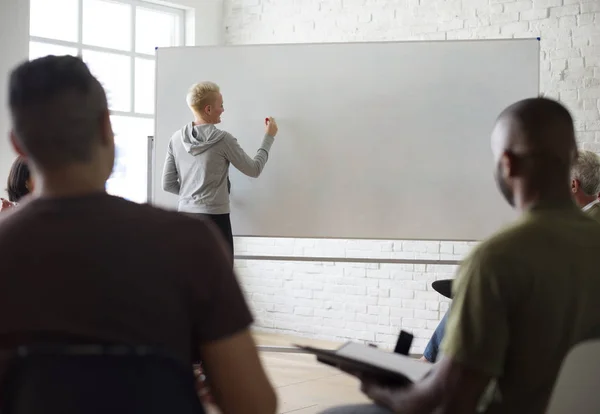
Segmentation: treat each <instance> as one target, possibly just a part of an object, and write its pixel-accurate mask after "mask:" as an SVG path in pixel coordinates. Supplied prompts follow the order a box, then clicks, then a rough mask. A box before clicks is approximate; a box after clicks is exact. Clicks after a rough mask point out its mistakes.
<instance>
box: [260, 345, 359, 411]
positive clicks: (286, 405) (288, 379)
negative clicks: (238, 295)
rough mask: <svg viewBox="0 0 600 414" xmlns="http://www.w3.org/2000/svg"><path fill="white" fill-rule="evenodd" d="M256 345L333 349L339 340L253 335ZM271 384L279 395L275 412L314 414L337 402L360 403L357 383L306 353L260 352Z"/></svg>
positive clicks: (338, 403)
mask: <svg viewBox="0 0 600 414" xmlns="http://www.w3.org/2000/svg"><path fill="white" fill-rule="evenodd" d="M255 339H256V342H257V343H258V344H259V345H269V346H291V345H292V344H301V345H312V346H317V347H321V348H331V349H333V348H337V347H339V345H341V344H340V343H332V342H325V341H317V340H310V339H306V338H294V337H289V336H282V335H270V334H262V333H257V334H255ZM261 357H262V359H263V363H264V365H265V367H266V369H267V372H268V375H269V377H270V379H271V383H272V384H273V386H274V387H275V388H276V390H277V393H278V395H279V413H281V414H284V413H294V414H315V413H319V412H321V411H323V410H324V409H325V408H328V407H333V406H336V405H341V404H354V403H364V402H367V399H366V398H365V397H364V396H363V394H362V393H361V392H360V390H359V382H358V381H357V380H356V379H354V378H353V377H351V376H349V375H347V374H344V373H342V372H340V371H338V370H337V369H334V368H330V367H328V366H327V365H323V364H321V363H319V362H317V361H316V359H315V357H314V356H312V355H306V354H291V353H278V352H261Z"/></svg>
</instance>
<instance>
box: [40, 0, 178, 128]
mask: <svg viewBox="0 0 600 414" xmlns="http://www.w3.org/2000/svg"><path fill="white" fill-rule="evenodd" d="M84 1H85V0H77V3H78V7H79V10H78V16H77V19H78V21H77V41H76V42H71V41H65V40H58V39H52V38H47V37H40V36H32V35H29V42H36V43H43V44H48V45H56V46H65V47H71V48H74V49H77V55H78V56H82V54H83V50H89V51H94V52H104V53H112V54H116V55H120V56H127V57H128V58H129V59H130V62H131V65H130V74H129V76H130V79H131V86H130V91H129V94H130V96H131V103H130V108H129V111H114V110H111V115H116V116H123V117H133V118H146V119H154V117H155V114H148V113H141V112H136V111H135V91H136V89H135V86H136V85H135V69H136V68H135V65H136V58H139V59H146V60H152V61H154V62H155V64H156V55H152V54H146V53H139V52H136V28H137V21H136V15H137V8H138V7H141V8H144V9H150V10H156V11H161V12H167V13H170V14H173V15H176V16H178V20H179V25H178V26H179V27H178V28H177V29H178V30H177V32H178V35H179V42H178V43H179V45H177V46H183V45H185V31H186V27H185V25H186V19H185V9H182V8H178V7H176V6H166V5H162V4H156V3H151V2H147V1H143V0H104V1H110V2H113V3H120V4H128V5H131V6H132V7H131V33H130V36H131V50H130V51H124V50H119V49H112V48H107V47H102V46H92V45H86V44H84V43H83V3H84Z"/></svg>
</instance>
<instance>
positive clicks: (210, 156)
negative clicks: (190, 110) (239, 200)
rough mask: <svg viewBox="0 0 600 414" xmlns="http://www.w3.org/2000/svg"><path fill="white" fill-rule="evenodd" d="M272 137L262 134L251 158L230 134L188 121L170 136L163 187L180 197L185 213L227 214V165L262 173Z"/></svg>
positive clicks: (182, 210)
mask: <svg viewBox="0 0 600 414" xmlns="http://www.w3.org/2000/svg"><path fill="white" fill-rule="evenodd" d="M274 141H275V138H273V137H272V136H269V135H265V137H264V138H263V142H262V145H261V146H260V148H259V149H258V151H257V153H256V156H255V157H254V159H252V158H250V157H249V156H248V155H247V154H246V153H245V152H244V150H243V149H242V147H240V144H239V143H238V141H237V139H235V138H234V137H233V136H232V135H231V134H230V133H228V132H225V131H221V130H220V129H217V127H216V126H214V125H213V124H204V125H196V126H194V125H193V124H192V123H189V124H187V125H186V126H185V127H183V128H182V129H181V130H180V131H177V132H176V133H175V134H173V136H172V137H171V141H170V142H169V148H168V150H167V159H166V161H165V168H164V170H163V180H162V187H163V190H165V191H168V192H169V193H173V194H177V195H178V196H179V208H178V210H179V211H181V212H185V213H203V214H227V213H229V212H230V210H229V191H228V188H227V183H228V176H229V164H230V163H231V164H233V166H234V167H235V168H237V169H238V170H240V171H241V172H242V173H244V174H246V175H247V176H249V177H258V176H259V175H260V173H261V172H262V170H263V168H264V167H265V164H266V163H267V159H268V157H269V150H270V149H271V145H273V142H274Z"/></svg>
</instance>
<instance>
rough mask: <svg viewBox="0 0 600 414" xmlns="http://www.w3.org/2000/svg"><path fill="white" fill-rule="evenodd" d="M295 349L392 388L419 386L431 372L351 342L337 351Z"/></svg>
mask: <svg viewBox="0 0 600 414" xmlns="http://www.w3.org/2000/svg"><path fill="white" fill-rule="evenodd" d="M296 346H297V347H298V348H300V349H304V350H306V351H308V352H309V353H311V354H314V355H316V357H317V360H318V361H319V362H322V363H324V364H328V365H331V366H334V367H336V368H339V369H341V370H343V371H346V372H351V373H356V374H359V375H364V376H368V377H372V378H374V379H377V380H378V381H381V382H383V383H388V384H393V385H408V384H411V383H414V382H417V381H419V380H421V379H422V378H424V377H425V376H426V375H427V373H428V372H429V371H430V370H431V368H432V365H431V364H429V363H426V362H421V361H418V360H415V359H413V358H410V357H408V356H405V355H401V354H397V353H392V352H388V351H384V350H381V349H379V348H374V347H371V346H367V345H362V344H357V343H352V342H348V343H346V344H344V345H342V346H341V347H340V348H339V349H337V350H328V349H319V348H313V347H309V346H301V345H296Z"/></svg>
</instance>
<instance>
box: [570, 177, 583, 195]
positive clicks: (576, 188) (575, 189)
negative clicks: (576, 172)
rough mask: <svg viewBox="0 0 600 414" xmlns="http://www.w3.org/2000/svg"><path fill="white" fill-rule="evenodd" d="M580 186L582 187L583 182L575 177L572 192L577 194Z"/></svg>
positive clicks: (572, 182)
mask: <svg viewBox="0 0 600 414" xmlns="http://www.w3.org/2000/svg"><path fill="white" fill-rule="evenodd" d="M580 188H581V183H580V182H579V180H577V179H575V178H573V179H572V180H571V192H572V193H573V194H575V193H576V192H577V191H579V189H580Z"/></svg>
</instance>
